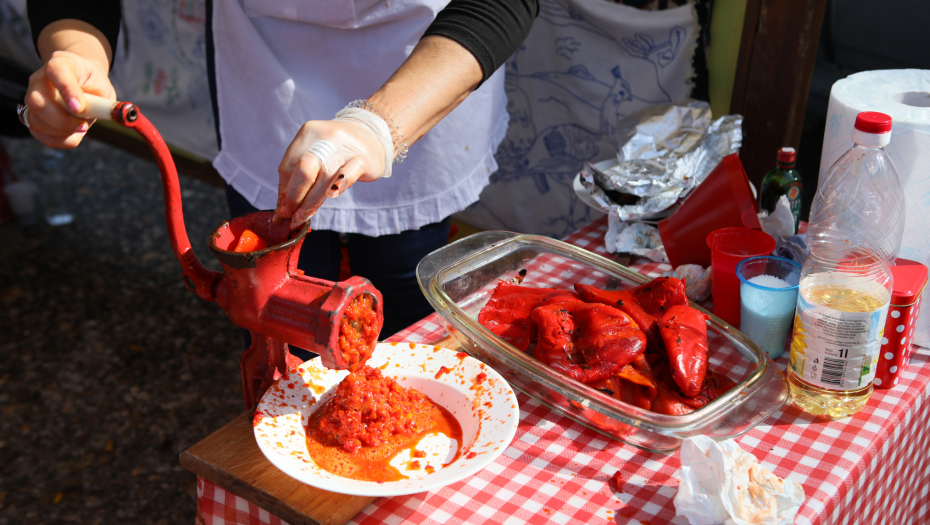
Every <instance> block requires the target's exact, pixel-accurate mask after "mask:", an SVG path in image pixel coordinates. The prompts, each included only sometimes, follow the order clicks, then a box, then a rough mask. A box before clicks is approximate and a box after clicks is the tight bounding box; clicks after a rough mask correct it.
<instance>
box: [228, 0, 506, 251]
mask: <svg viewBox="0 0 930 525" xmlns="http://www.w3.org/2000/svg"><path fill="white" fill-rule="evenodd" d="M447 2H448V0H391V1H390V2H385V1H384V0H356V1H352V0H290V1H269V0H216V1H215V2H214V13H213V38H214V44H215V46H214V47H215V57H216V87H217V102H218V105H219V114H220V118H219V120H220V136H221V140H222V149H221V150H220V153H219V155H218V156H217V157H216V158H215V159H214V161H213V165H214V166H215V167H216V169H217V171H219V173H220V175H222V176H223V178H224V179H225V180H226V181H227V182H228V183H229V184H230V185H232V186H233V188H235V189H236V190H237V191H239V193H241V194H242V195H243V196H245V198H246V199H248V200H249V202H251V203H252V204H253V205H254V206H256V207H257V208H259V209H273V208H274V207H275V205H276V203H277V193H278V173H277V168H278V165H279V164H280V162H281V159H282V158H283V156H284V152H285V150H286V149H287V146H288V145H289V144H290V143H291V140H293V138H294V136H295V135H296V134H297V130H298V129H299V128H300V126H301V125H303V124H304V122H306V121H308V120H329V119H331V118H333V116H334V115H335V114H336V112H337V111H339V110H340V109H342V108H343V107H345V105H346V104H347V103H349V102H351V101H353V100H355V99H364V98H366V97H368V96H369V95H370V94H372V93H374V92H375V91H377V89H378V88H379V87H381V85H382V84H383V83H384V81H386V80H387V79H388V77H390V75H391V74H392V73H393V72H394V70H396V69H397V67H399V66H400V65H401V63H402V62H403V61H404V59H405V58H406V57H407V55H409V54H410V52H411V51H412V50H413V47H414V46H415V45H416V43H417V42H418V40H419V39H420V37H421V36H422V34H423V32H424V31H425V30H426V28H427V26H429V24H430V23H431V22H432V21H433V18H435V16H436V13H438V12H439V10H440V9H442V7H443V6H444V5H445V4H446V3H447ZM506 103H507V99H506V95H505V93H504V76H503V71H501V70H498V72H496V73H495V74H494V75H492V76H491V78H489V79H488V80H487V81H486V82H485V83H484V84H483V85H482V86H481V88H479V89H478V90H476V91H475V92H474V93H472V94H471V95H470V96H469V97H468V98H467V99H466V100H465V101H464V102H463V103H462V104H461V105H460V106H459V107H458V108H456V109H455V110H454V111H453V112H452V113H450V114H449V115H448V116H446V118H444V119H443V120H442V121H441V122H440V123H439V124H437V125H436V126H435V127H434V128H433V129H432V130H430V131H429V132H428V133H427V134H426V135H425V136H424V137H423V138H421V139H420V140H419V141H417V143H416V144H414V145H413V146H411V147H410V153H409V155H408V156H407V160H406V161H405V162H403V163H402V164H399V165H397V166H394V171H393V175H392V176H391V178H389V179H381V180H378V181H375V182H369V183H362V182H359V183H356V184H355V185H354V186H352V187H351V188H350V189H349V190H348V191H346V192H345V193H343V194H342V195H340V196H339V197H338V198H335V199H327V200H326V202H325V203H324V204H323V207H322V208H321V209H320V210H319V212H317V214H316V215H315V216H314V217H313V219H312V222H311V224H312V226H313V228H314V229H318V230H335V231H339V232H343V233H362V234H365V235H370V236H379V235H387V234H393V233H399V232H401V231H404V230H412V229H417V228H419V227H420V226H423V225H426V224H430V223H433V222H436V221H439V220H442V219H444V218H445V217H447V216H449V215H451V214H453V213H455V212H458V211H461V210H463V209H464V208H465V207H467V206H468V205H470V204H472V203H473V202H475V201H477V200H478V196H479V194H480V193H481V190H482V188H484V187H485V186H486V185H487V183H488V177H489V176H490V174H491V173H492V172H493V171H494V170H496V169H497V163H496V162H495V161H494V157H493V154H494V152H495V151H496V150H497V146H498V144H499V143H500V141H501V140H502V139H503V136H504V134H505V132H506V130H507V120H508V117H507V111H506Z"/></svg>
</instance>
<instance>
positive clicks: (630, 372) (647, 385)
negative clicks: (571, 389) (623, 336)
mask: <svg viewBox="0 0 930 525" xmlns="http://www.w3.org/2000/svg"><path fill="white" fill-rule="evenodd" d="M588 386H590V387H591V388H594V389H596V390H599V391H601V392H603V393H604V394H607V395H608V396H612V397H615V398H617V399H619V400H620V401H623V402H624V403H629V404H631V405H635V406H638V407H639V408H643V409H646V410H651V409H652V402H653V400H655V397H656V388H657V387H656V378H655V376H654V375H653V373H652V369H651V367H650V366H649V363H648V362H647V361H646V358H645V356H639V357H637V358H636V359H634V360H633V361H631V362H630V364H628V365H626V366H624V367H623V368H621V369H620V371H619V372H617V373H616V374H615V375H614V376H611V377H608V378H607V379H604V380H602V381H595V382H593V383H590V384H589V385H588Z"/></svg>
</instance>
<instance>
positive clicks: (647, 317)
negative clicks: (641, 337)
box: [575, 277, 688, 351]
mask: <svg viewBox="0 0 930 525" xmlns="http://www.w3.org/2000/svg"><path fill="white" fill-rule="evenodd" d="M575 291H576V292H578V295H579V296H580V297H581V300H583V301H585V302H588V303H601V304H606V305H610V306H613V307H614V308H619V309H620V310H623V311H624V312H626V313H627V314H629V316H630V317H632V318H633V320H634V321H636V324H637V325H639V327H640V329H642V331H643V332H645V333H646V341H647V342H648V344H649V348H650V349H652V350H654V351H658V350H659V349H660V348H661V347H662V336H661V334H660V333H659V326H658V321H659V317H661V316H662V314H663V313H664V311H665V309H666V308H669V307H671V306H674V305H678V304H684V305H687V304H688V297H687V296H686V295H685V283H684V282H683V281H680V280H678V279H676V278H674V277H658V278H656V279H653V280H651V281H649V282H648V283H646V284H641V285H639V286H637V287H635V288H629V289H626V290H602V289H600V288H595V287H593V286H589V285H586V284H576V285H575Z"/></svg>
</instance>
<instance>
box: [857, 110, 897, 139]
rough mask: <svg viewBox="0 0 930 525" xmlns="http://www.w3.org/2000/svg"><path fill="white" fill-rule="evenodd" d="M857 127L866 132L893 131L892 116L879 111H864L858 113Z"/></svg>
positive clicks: (880, 132)
mask: <svg viewBox="0 0 930 525" xmlns="http://www.w3.org/2000/svg"><path fill="white" fill-rule="evenodd" d="M856 129H858V130H859V131H864V132H865V133H875V134H882V133H891V117H889V116H888V115H886V114H884V113H879V112H877V111H863V112H862V113H859V114H858V115H856Z"/></svg>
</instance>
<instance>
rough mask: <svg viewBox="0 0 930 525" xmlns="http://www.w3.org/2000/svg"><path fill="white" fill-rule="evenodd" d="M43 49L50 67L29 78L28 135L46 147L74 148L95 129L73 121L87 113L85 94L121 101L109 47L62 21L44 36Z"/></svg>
mask: <svg viewBox="0 0 930 525" xmlns="http://www.w3.org/2000/svg"><path fill="white" fill-rule="evenodd" d="M38 44H39V52H40V54H41V55H42V60H43V62H45V65H44V66H42V67H41V68H40V69H39V70H38V71H36V72H35V73H33V74H32V76H31V77H29V87H28V89H27V91H26V98H25V103H26V106H28V108H29V114H28V119H29V131H30V132H31V133H32V136H33V137H35V138H36V139H37V140H38V141H39V142H41V143H43V144H45V145H46V146H51V147H53V148H74V147H75V146H77V145H78V144H80V142H81V140H82V139H83V138H84V135H85V134H86V133H87V130H88V129H90V125H91V124H93V123H94V121H93V120H89V119H82V118H80V117H76V116H74V115H73V113H80V112H81V111H83V110H84V107H85V101H84V93H91V94H94V95H99V96H101V97H104V98H107V99H110V100H116V91H115V90H114V89H113V84H111V83H110V79H109V77H108V73H109V69H110V57H111V56H112V55H111V52H110V48H109V43H107V42H106V39H105V38H104V37H103V35H102V34H101V33H100V32H99V31H97V30H96V29H95V28H93V26H90V25H89V24H86V23H83V22H80V21H77V20H60V21H58V22H54V23H52V24H49V25H48V26H46V27H45V29H43V30H42V33H40V35H39V39H38ZM65 105H67V109H66V108H65Z"/></svg>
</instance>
